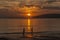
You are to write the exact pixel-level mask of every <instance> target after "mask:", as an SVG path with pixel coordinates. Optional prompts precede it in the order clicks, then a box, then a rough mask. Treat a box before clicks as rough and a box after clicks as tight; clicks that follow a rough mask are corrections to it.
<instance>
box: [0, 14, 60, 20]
mask: <svg viewBox="0 0 60 40" xmlns="http://www.w3.org/2000/svg"><path fill="white" fill-rule="evenodd" d="M0 18H13V19H15V18H16V19H20V18H21V19H26V18H28V17H26V16H22V17H17V16H16V17H0ZM30 18H60V14H44V15H39V16H33V17H30Z"/></svg>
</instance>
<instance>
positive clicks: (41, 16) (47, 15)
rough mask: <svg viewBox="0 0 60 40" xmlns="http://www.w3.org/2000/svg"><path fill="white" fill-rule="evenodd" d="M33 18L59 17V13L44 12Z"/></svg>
mask: <svg viewBox="0 0 60 40" xmlns="http://www.w3.org/2000/svg"><path fill="white" fill-rule="evenodd" d="M33 18H60V14H44V15H39V16H35V17H33Z"/></svg>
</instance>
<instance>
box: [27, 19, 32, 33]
mask: <svg viewBox="0 0 60 40" xmlns="http://www.w3.org/2000/svg"><path fill="white" fill-rule="evenodd" d="M27 29H28V32H31V27H30V19H28V28H27Z"/></svg>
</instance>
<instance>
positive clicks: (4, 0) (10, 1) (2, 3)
mask: <svg viewBox="0 0 60 40" xmlns="http://www.w3.org/2000/svg"><path fill="white" fill-rule="evenodd" d="M27 1H28V0H0V8H4V7H6V6H13V7H15V6H18V7H19V5H24V4H31V5H32V4H38V5H40V4H41V2H42V3H43V4H44V5H45V3H44V2H46V1H47V0H29V1H28V2H27ZM48 1H51V0H48ZM56 1H58V2H52V3H49V4H48V6H51V7H52V6H56V7H60V2H59V0H56ZM46 6H47V5H46Z"/></svg>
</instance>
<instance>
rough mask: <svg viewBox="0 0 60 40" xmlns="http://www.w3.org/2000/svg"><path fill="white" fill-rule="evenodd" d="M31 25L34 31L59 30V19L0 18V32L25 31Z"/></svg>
mask: <svg viewBox="0 0 60 40" xmlns="http://www.w3.org/2000/svg"><path fill="white" fill-rule="evenodd" d="M31 27H33V31H34V32H41V31H60V19H56V18H55V19H52V18H50V19H47V18H46V19H43V18H42V19H0V32H3V33H5V32H22V31H23V28H25V30H26V32H28V31H29V28H31Z"/></svg>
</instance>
